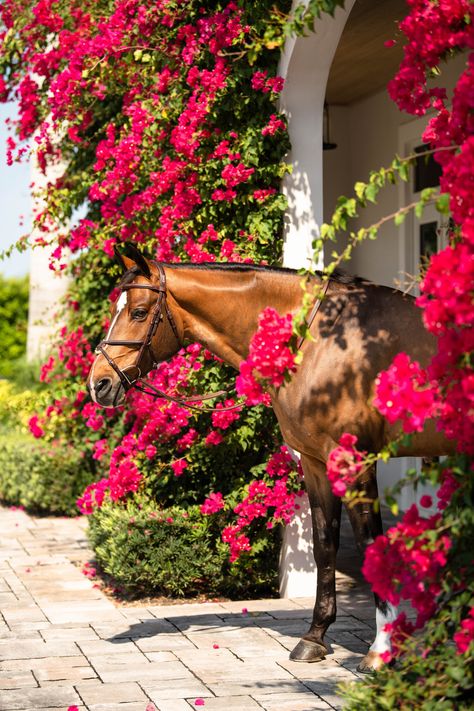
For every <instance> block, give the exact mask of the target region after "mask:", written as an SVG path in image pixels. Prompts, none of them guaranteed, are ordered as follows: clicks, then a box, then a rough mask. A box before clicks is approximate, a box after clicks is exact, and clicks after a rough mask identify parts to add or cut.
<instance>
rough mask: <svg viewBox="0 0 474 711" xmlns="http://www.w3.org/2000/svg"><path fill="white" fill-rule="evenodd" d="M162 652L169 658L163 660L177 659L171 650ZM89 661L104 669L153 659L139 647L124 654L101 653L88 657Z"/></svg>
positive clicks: (144, 662) (99, 668) (95, 666)
mask: <svg viewBox="0 0 474 711" xmlns="http://www.w3.org/2000/svg"><path fill="white" fill-rule="evenodd" d="M160 654H165V655H166V656H167V657H168V658H167V659H162V660H161V661H168V662H169V661H174V662H175V661H176V657H175V656H174V655H173V654H172V653H171V652H160ZM88 659H89V662H90V663H91V664H92V666H93V667H94V668H95V669H98V670H102V669H104V668H106V667H109V665H111V664H114V665H116V666H118V665H121V666H122V667H123V666H126V665H129V664H135V665H137V664H138V665H140V664H147V663H148V662H150V661H151V660H150V659H148V657H147V656H146V655H145V654H143V653H142V652H140V650H139V649H137V650H136V652H124V653H123V654H114V653H112V654H101V655H100V656H97V657H88Z"/></svg>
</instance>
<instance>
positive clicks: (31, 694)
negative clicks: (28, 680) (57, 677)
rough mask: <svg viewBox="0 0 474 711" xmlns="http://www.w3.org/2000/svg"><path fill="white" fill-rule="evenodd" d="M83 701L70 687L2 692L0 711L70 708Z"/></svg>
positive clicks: (55, 686) (36, 710)
mask: <svg viewBox="0 0 474 711" xmlns="http://www.w3.org/2000/svg"><path fill="white" fill-rule="evenodd" d="M80 703H81V699H80V698H79V696H78V695H77V693H76V691H75V690H74V689H73V688H72V687H70V686H58V685H57V684H55V685H54V686H50V687H47V688H42V689H29V688H23V689H16V690H14V691H2V695H1V696H0V711H17V709H28V711H39V709H44V708H49V707H51V708H54V709H58V707H66V708H67V707H68V706H73V705H74V704H76V705H79V704H80Z"/></svg>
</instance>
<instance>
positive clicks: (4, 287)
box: [0, 275, 28, 378]
mask: <svg viewBox="0 0 474 711" xmlns="http://www.w3.org/2000/svg"><path fill="white" fill-rule="evenodd" d="M27 322H28V277H16V278H6V277H3V276H2V275H0V354H1V355H0V377H3V378H5V377H10V375H11V374H12V373H13V371H14V368H15V366H14V362H15V361H16V360H17V359H18V358H20V356H22V355H23V353H24V352H25V348H26V328H27Z"/></svg>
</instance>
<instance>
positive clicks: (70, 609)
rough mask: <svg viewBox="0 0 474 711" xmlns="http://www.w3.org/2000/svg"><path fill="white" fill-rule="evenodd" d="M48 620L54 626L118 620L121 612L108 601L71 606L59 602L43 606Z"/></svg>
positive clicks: (95, 601)
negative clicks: (98, 620)
mask: <svg viewBox="0 0 474 711" xmlns="http://www.w3.org/2000/svg"><path fill="white" fill-rule="evenodd" d="M42 609H43V612H44V614H45V615H46V617H47V619H48V620H49V621H50V622H51V623H52V624H60V623H61V622H89V621H90V620H91V619H94V618H95V619H101V620H117V619H119V618H120V612H119V611H118V610H117V609H116V608H115V607H114V606H113V605H112V603H110V602H109V601H108V600H105V599H103V600H93V601H91V602H80V603H77V604H74V605H71V603H69V602H57V603H54V604H49V603H48V604H46V605H42Z"/></svg>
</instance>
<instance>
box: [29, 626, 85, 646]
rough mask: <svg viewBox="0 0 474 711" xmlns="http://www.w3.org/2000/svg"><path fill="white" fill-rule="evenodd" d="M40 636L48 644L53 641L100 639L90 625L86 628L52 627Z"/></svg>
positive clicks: (41, 632) (42, 631)
mask: <svg viewBox="0 0 474 711" xmlns="http://www.w3.org/2000/svg"><path fill="white" fill-rule="evenodd" d="M38 634H40V635H41V637H42V638H43V639H44V640H45V641H46V642H51V641H53V640H56V641H59V640H70V641H75V642H76V641H77V642H79V641H83V640H96V639H98V637H97V634H96V633H95V632H94V630H93V629H92V627H90V626H89V625H87V626H84V627H81V626H74V627H62V626H60V625H50V626H49V627H47V628H46V629H44V630H41V631H40V632H38Z"/></svg>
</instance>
